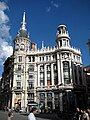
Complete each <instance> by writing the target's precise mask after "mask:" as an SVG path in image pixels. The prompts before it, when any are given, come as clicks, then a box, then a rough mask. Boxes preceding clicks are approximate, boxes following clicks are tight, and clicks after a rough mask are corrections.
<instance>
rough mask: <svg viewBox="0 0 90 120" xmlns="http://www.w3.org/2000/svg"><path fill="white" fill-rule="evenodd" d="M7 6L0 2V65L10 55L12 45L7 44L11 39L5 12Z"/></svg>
mask: <svg viewBox="0 0 90 120" xmlns="http://www.w3.org/2000/svg"><path fill="white" fill-rule="evenodd" d="M8 9H9V7H8V6H7V4H6V3H5V2H0V43H1V44H0V65H2V64H3V62H4V61H5V60H6V59H7V58H8V57H9V56H10V55H12V52H13V47H12V46H11V45H9V43H10V41H11V35H10V32H9V31H10V26H9V24H8V22H9V17H8V16H7V14H6V13H5V11H6V10H8Z"/></svg>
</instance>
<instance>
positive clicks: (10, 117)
mask: <svg viewBox="0 0 90 120" xmlns="http://www.w3.org/2000/svg"><path fill="white" fill-rule="evenodd" d="M12 117H13V113H12V111H11V110H9V112H8V120H12Z"/></svg>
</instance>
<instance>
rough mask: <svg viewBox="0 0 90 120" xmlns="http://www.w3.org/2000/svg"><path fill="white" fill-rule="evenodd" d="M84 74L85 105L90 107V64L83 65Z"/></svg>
mask: <svg viewBox="0 0 90 120" xmlns="http://www.w3.org/2000/svg"><path fill="white" fill-rule="evenodd" d="M84 72H85V75H86V88H87V106H88V108H89V109H90V65H88V66H86V67H84Z"/></svg>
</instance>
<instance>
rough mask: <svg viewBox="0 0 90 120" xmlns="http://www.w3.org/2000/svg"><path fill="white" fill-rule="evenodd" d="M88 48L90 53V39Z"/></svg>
mask: <svg viewBox="0 0 90 120" xmlns="http://www.w3.org/2000/svg"><path fill="white" fill-rule="evenodd" d="M87 45H88V48H89V53H90V39H89V40H88V42H87Z"/></svg>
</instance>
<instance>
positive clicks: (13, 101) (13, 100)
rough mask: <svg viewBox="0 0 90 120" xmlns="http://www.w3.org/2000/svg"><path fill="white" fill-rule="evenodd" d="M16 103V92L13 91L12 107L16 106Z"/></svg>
mask: <svg viewBox="0 0 90 120" xmlns="http://www.w3.org/2000/svg"><path fill="white" fill-rule="evenodd" d="M14 103H15V93H14V92H12V108H14Z"/></svg>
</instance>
